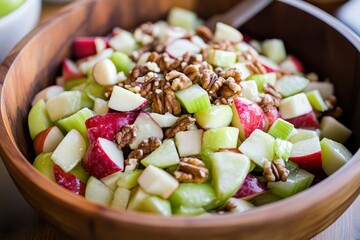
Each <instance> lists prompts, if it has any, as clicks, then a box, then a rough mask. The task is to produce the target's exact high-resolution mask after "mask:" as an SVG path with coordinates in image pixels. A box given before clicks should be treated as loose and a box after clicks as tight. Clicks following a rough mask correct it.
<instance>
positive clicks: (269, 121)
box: [264, 107, 280, 131]
mask: <svg viewBox="0 0 360 240" xmlns="http://www.w3.org/2000/svg"><path fill="white" fill-rule="evenodd" d="M278 118H280V113H279V110H278V109H277V107H272V108H271V109H270V111H268V112H265V127H264V130H265V131H268V129H269V128H270V127H271V126H272V125H273V123H274V122H275V121H276V119H278Z"/></svg>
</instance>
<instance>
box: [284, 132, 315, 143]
mask: <svg viewBox="0 0 360 240" xmlns="http://www.w3.org/2000/svg"><path fill="white" fill-rule="evenodd" d="M314 137H319V135H318V133H317V132H316V131H313V130H308V129H301V128H299V129H296V133H294V134H292V135H291V136H290V137H289V139H288V140H289V142H291V143H296V142H298V141H302V140H305V139H309V138H314Z"/></svg>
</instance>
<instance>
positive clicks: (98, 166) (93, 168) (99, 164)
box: [81, 138, 124, 179]
mask: <svg viewBox="0 0 360 240" xmlns="http://www.w3.org/2000/svg"><path fill="white" fill-rule="evenodd" d="M81 165H82V167H83V168H84V169H85V171H86V172H87V173H88V174H89V175H91V176H94V177H96V178H97V179H101V178H104V177H106V176H108V175H110V174H113V173H115V172H118V171H122V170H123V169H124V155H123V152H122V151H121V150H120V149H118V147H117V145H116V144H115V143H114V142H112V141H110V140H107V139H105V138H98V139H96V141H95V142H92V143H91V145H90V147H89V148H88V149H87V151H86V153H85V156H84V159H83V160H82V162H81Z"/></svg>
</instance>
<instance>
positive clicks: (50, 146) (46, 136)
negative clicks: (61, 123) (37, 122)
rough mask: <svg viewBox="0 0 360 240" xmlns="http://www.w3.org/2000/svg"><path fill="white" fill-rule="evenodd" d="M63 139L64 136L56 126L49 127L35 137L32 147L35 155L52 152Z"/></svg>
mask: <svg viewBox="0 0 360 240" xmlns="http://www.w3.org/2000/svg"><path fill="white" fill-rule="evenodd" d="M63 138H64V134H63V133H62V132H61V131H60V129H59V128H58V127H56V126H53V127H49V128H47V129H45V130H44V131H42V132H40V133H39V134H38V135H36V137H35V139H34V142H33V146H34V152H35V155H39V154H40V153H42V152H52V151H54V150H55V148H56V147H57V145H59V143H60V142H61V140H62V139H63Z"/></svg>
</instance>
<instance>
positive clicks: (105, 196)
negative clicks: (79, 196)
mask: <svg viewBox="0 0 360 240" xmlns="http://www.w3.org/2000/svg"><path fill="white" fill-rule="evenodd" d="M85 198H86V199H87V200H90V201H93V202H96V203H99V204H104V205H107V206H109V205H110V204H111V202H112V200H113V198H114V193H113V192H112V191H111V190H110V189H109V188H108V187H107V186H105V184H103V183H102V182H101V181H100V180H99V179H96V178H95V177H90V178H89V180H88V182H87V184H86V189H85Z"/></svg>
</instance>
